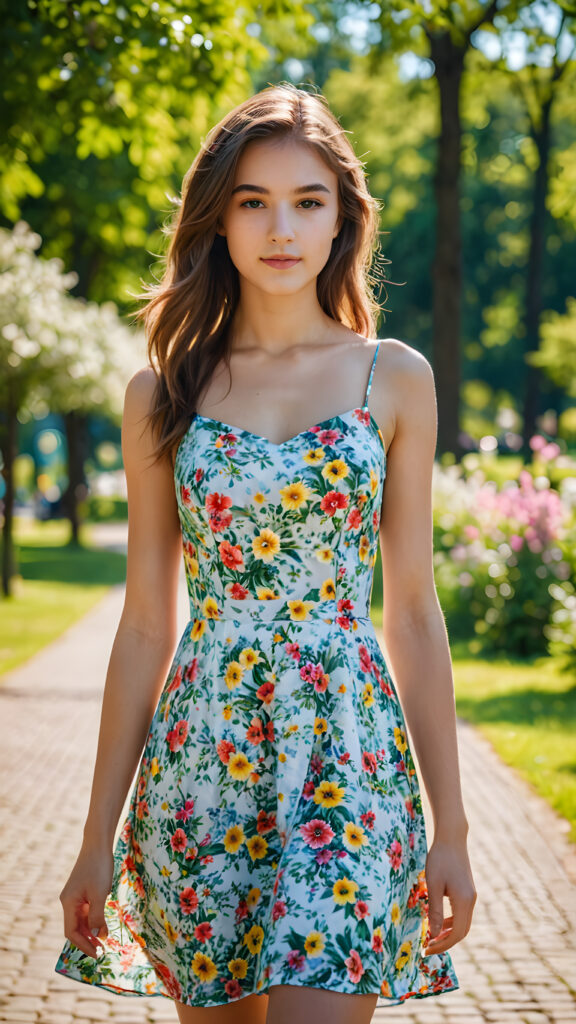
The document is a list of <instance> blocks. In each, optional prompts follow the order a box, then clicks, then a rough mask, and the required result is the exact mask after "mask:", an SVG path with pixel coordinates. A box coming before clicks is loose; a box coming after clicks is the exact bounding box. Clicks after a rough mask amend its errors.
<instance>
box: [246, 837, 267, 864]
mask: <svg viewBox="0 0 576 1024" xmlns="http://www.w3.org/2000/svg"><path fill="white" fill-rule="evenodd" d="M246 846H247V848H248V853H249V854H250V856H251V858H252V860H262V857H265V856H266V853H267V851H268V841H267V840H266V839H264V836H251V837H250V839H247V840H246Z"/></svg>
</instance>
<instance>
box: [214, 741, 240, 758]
mask: <svg viewBox="0 0 576 1024" xmlns="http://www.w3.org/2000/svg"><path fill="white" fill-rule="evenodd" d="M235 750H236V747H235V746H234V744H233V743H230V740H220V742H219V743H218V745H217V747H216V753H217V754H218V757H219V758H220V760H221V761H222V764H228V762H229V760H230V754H233V753H234V751H235Z"/></svg>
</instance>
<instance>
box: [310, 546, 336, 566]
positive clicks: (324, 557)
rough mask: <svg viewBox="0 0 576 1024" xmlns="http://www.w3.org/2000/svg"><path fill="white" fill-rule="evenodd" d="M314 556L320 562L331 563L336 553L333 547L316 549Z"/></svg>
mask: <svg viewBox="0 0 576 1024" xmlns="http://www.w3.org/2000/svg"><path fill="white" fill-rule="evenodd" d="M314 554H315V555H316V558H317V559H318V561H319V562H331V561H332V559H333V558H334V552H333V550H332V548H331V547H322V548H316V551H315V552H314Z"/></svg>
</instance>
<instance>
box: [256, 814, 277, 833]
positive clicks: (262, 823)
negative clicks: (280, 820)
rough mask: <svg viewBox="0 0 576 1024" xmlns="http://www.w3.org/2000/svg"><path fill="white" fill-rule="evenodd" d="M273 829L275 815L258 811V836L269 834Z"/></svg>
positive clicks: (274, 826)
mask: <svg viewBox="0 0 576 1024" xmlns="http://www.w3.org/2000/svg"><path fill="white" fill-rule="evenodd" d="M273 828H276V815H275V814H274V813H268V814H267V813H266V811H262V810H260V811H258V817H257V818H256V831H257V832H258V833H259V835H261V836H262V835H265V834H266V832H271V831H272V829H273Z"/></svg>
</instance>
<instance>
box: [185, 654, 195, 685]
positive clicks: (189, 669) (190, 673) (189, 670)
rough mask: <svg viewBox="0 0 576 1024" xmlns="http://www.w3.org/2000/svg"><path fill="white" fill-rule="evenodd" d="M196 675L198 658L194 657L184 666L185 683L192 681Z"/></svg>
mask: <svg viewBox="0 0 576 1024" xmlns="http://www.w3.org/2000/svg"><path fill="white" fill-rule="evenodd" d="M197 675H198V658H194V660H193V661H191V662H190V664H189V665H187V666H186V672H185V673H184V678H185V679H186V682H187V683H193V682H194V680H195V679H196V676H197Z"/></svg>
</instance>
